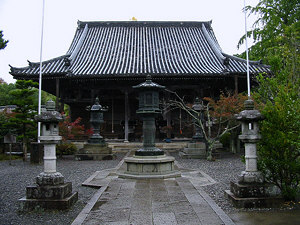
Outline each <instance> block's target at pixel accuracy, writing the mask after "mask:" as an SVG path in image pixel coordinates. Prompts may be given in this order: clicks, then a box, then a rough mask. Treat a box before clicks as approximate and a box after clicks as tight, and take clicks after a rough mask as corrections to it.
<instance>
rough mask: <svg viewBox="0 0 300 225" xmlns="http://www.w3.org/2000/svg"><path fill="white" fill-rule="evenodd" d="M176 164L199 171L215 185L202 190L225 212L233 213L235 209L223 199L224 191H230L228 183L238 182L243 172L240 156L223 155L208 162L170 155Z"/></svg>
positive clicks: (243, 165)
mask: <svg viewBox="0 0 300 225" xmlns="http://www.w3.org/2000/svg"><path fill="white" fill-rule="evenodd" d="M171 155H172V156H173V157H175V159H176V160H177V162H178V163H179V164H180V165H181V166H182V167H184V168H186V169H197V170H201V171H203V172H204V173H206V174H207V175H209V176H210V177H211V178H213V179H214V180H215V181H216V182H217V183H216V184H213V185H208V186H204V187H203V190H204V191H206V193H207V194H208V195H209V196H210V197H211V198H212V199H213V200H214V201H215V202H216V203H217V204H218V205H219V206H220V207H221V208H222V209H223V210H224V211H225V212H226V213H229V212H235V211H237V209H235V208H233V207H232V204H231V203H230V202H229V200H228V199H227V198H226V197H225V194H224V190H229V189H230V181H234V182H236V181H238V176H239V175H240V174H241V171H243V170H245V164H244V163H243V162H242V160H241V155H239V154H236V155H233V154H230V153H225V154H222V156H221V158H220V159H217V160H216V161H213V162H210V161H207V160H205V159H182V158H180V157H179V156H178V154H177V153H171Z"/></svg>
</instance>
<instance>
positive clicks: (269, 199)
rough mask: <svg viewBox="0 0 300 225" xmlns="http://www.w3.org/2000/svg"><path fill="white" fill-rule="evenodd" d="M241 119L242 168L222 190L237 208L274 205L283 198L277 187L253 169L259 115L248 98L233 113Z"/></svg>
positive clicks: (258, 138)
mask: <svg viewBox="0 0 300 225" xmlns="http://www.w3.org/2000/svg"><path fill="white" fill-rule="evenodd" d="M236 119H237V120H240V121H241V122H242V134H241V135H239V139H240V140H241V141H243V142H244V144H245V161H246V169H245V171H242V173H241V175H240V178H239V181H238V182H231V183H230V190H227V191H225V193H226V194H227V196H228V197H229V199H230V200H231V201H232V202H233V204H234V205H235V206H236V207H238V208H265V207H275V206H278V205H279V204H280V203H282V202H283V200H282V198H281V197H280V196H279V194H280V191H279V189H278V188H277V187H276V186H274V185H271V184H269V183H266V182H265V181H264V177H263V175H262V174H261V172H260V171H258V169H257V153H256V151H257V149H256V144H257V142H258V141H259V140H260V139H261V136H260V134H259V127H258V121H260V120H262V119H263V117H262V115H261V114H260V112H259V111H258V110H255V109H254V103H253V101H252V100H250V99H249V100H246V101H245V110H243V111H242V112H240V113H239V114H238V115H236Z"/></svg>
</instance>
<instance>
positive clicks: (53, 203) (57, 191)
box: [19, 101, 78, 211]
mask: <svg viewBox="0 0 300 225" xmlns="http://www.w3.org/2000/svg"><path fill="white" fill-rule="evenodd" d="M46 109H47V111H45V112H42V114H41V115H38V116H36V118H35V119H36V120H37V121H38V122H42V136H40V141H41V142H42V143H43V144H44V172H42V173H40V174H39V175H38V176H37V177H36V184H34V185H32V186H27V187H26V196H25V197H24V198H21V199H19V202H20V209H21V210H22V211H23V210H24V211H29V210H34V209H37V208H42V209H59V210H64V209H68V208H70V207H71V206H72V205H73V204H74V203H75V202H76V201H77V199H78V193H77V192H75V193H72V183H71V182H66V183H65V182H64V177H63V175H62V174H61V173H59V172H57V171H56V144H57V143H58V142H59V141H61V139H62V138H61V136H59V135H58V122H59V121H62V120H63V118H62V116H61V115H60V113H58V112H56V111H54V109H55V104H54V102H53V101H49V102H47V105H46Z"/></svg>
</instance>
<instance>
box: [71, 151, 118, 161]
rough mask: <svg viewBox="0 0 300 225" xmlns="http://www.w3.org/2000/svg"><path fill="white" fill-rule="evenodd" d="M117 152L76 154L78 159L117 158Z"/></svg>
mask: <svg viewBox="0 0 300 225" xmlns="http://www.w3.org/2000/svg"><path fill="white" fill-rule="evenodd" d="M115 158H116V155H115V154H89V153H87V154H76V155H75V159H76V160H112V159H115Z"/></svg>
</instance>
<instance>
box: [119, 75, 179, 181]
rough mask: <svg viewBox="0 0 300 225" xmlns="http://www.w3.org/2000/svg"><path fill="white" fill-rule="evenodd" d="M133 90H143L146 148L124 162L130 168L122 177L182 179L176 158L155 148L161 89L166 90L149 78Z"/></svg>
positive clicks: (141, 98)
mask: <svg viewBox="0 0 300 225" xmlns="http://www.w3.org/2000/svg"><path fill="white" fill-rule="evenodd" d="M133 88H135V89H138V90H139V91H140V92H139V109H138V110H137V114H139V115H140V117H141V118H142V120H143V136H144V138H143V147H142V148H141V149H139V150H137V151H136V152H135V154H134V155H133V156H131V157H126V158H125V159H124V162H125V167H126V168H125V170H124V171H122V172H120V173H119V177H121V178H133V179H157V178H170V177H177V176H180V173H179V172H178V171H177V170H176V169H175V166H174V161H175V159H174V157H171V156H166V155H165V153H164V151H163V150H161V149H159V148H157V147H155V130H156V127H155V118H156V116H157V115H159V114H160V113H161V110H160V109H159V90H160V89H164V88H165V87H164V86H161V85H159V84H156V83H154V82H152V80H151V76H150V75H148V76H147V79H146V82H144V83H141V84H139V85H137V86H134V87H133Z"/></svg>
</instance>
